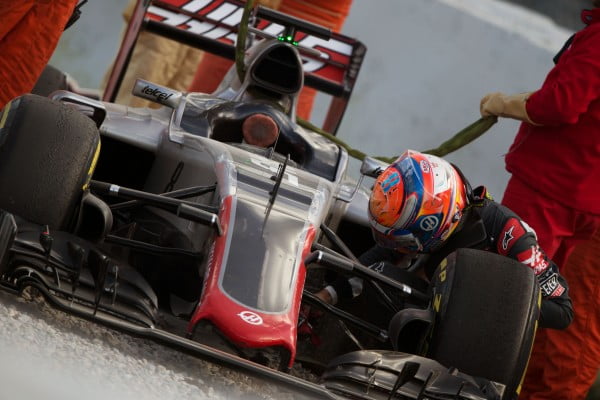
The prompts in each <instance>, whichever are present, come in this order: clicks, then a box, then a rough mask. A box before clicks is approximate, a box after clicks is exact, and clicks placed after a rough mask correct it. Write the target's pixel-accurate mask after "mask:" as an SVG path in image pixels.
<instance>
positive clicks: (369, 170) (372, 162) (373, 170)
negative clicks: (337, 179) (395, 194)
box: [360, 157, 390, 178]
mask: <svg viewBox="0 0 600 400" xmlns="http://www.w3.org/2000/svg"><path fill="white" fill-rule="evenodd" d="M389 165H390V164H388V163H385V162H383V161H379V160H377V159H376V158H373V157H365V158H364V159H363V162H362V164H361V166H360V173H361V175H366V176H370V177H371V178H377V177H378V176H379V175H380V174H381V173H382V172H383V170H384V169H386V168H387V167H388V166H389Z"/></svg>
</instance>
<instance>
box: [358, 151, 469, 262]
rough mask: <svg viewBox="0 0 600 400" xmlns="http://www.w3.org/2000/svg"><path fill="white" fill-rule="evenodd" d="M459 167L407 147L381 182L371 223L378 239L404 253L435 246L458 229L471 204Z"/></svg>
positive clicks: (372, 201)
mask: <svg viewBox="0 0 600 400" xmlns="http://www.w3.org/2000/svg"><path fill="white" fill-rule="evenodd" d="M467 203H468V200H467V188H466V186H465V182H464V181H463V178H462V177H461V175H460V173H459V172H458V170H457V169H455V168H454V167H453V166H452V165H451V164H450V163H449V162H447V161H445V160H443V159H441V158H439V157H436V156H432V155H429V154H424V153H420V152H418V151H414V150H407V151H406V152H404V153H403V154H402V155H401V156H400V157H398V159H397V160H396V161H394V163H392V164H391V165H390V166H389V167H387V168H386V169H385V170H384V171H383V172H382V173H381V174H380V175H379V176H378V177H377V180H376V181H375V185H374V187H373V191H372V193H371V196H370V198H369V222H370V225H371V230H372V232H373V237H374V239H375V241H376V242H377V244H379V245H380V246H383V247H387V248H393V249H396V250H398V251H400V252H404V253H414V252H422V253H427V252H431V251H435V250H436V249H438V248H439V247H441V245H442V244H443V243H444V241H445V240H446V239H447V238H448V237H449V236H450V235H451V234H452V232H454V231H455V230H456V228H457V226H458V224H459V223H460V221H461V218H462V215H463V211H464V209H465V207H466V206H467Z"/></svg>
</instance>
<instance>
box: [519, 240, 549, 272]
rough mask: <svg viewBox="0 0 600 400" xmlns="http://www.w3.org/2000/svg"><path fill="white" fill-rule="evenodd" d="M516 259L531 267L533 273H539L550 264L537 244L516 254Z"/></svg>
mask: <svg viewBox="0 0 600 400" xmlns="http://www.w3.org/2000/svg"><path fill="white" fill-rule="evenodd" d="M517 260H519V261H520V262H522V263H523V264H525V265H527V266H528V267H529V268H531V269H532V270H533V273H534V274H535V275H539V274H541V273H542V272H544V271H545V270H546V269H548V267H549V266H550V263H549V262H548V259H547V258H546V255H545V254H544V252H543V251H542V249H540V246H538V245H533V246H531V247H530V248H528V249H527V250H524V251H522V252H520V253H519V254H517Z"/></svg>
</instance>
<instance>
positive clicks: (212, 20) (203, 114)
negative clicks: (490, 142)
mask: <svg viewBox="0 0 600 400" xmlns="http://www.w3.org/2000/svg"><path fill="white" fill-rule="evenodd" d="M147 3H148V2H142V1H140V2H139V4H138V7H137V9H136V11H135V12H134V17H133V19H132V22H131V25H130V28H129V31H128V34H127V35H126V36H125V39H124V42H123V47H122V49H121V52H120V55H119V56H118V57H117V61H116V63H115V69H114V71H113V74H112V75H111V80H110V81H109V85H108V89H107V92H106V93H105V96H104V99H105V100H104V101H99V100H97V99H92V98H90V97H89V96H86V95H84V94H79V93H76V92H72V91H64V90H59V91H55V92H53V93H52V94H51V95H50V97H42V96H38V95H34V94H29V95H24V96H21V97H18V98H16V99H14V100H13V101H11V102H10V103H9V104H8V105H7V106H6V107H5V108H4V109H3V110H2V113H1V114H0V210H1V211H0V287H1V288H2V289H4V290H7V291H10V292H13V293H15V294H19V293H23V292H30V291H31V290H34V292H37V293H40V294H42V295H43V296H44V298H45V299H46V300H47V301H48V302H49V303H51V304H52V305H54V306H56V307H58V308H60V309H62V310H65V311H67V312H69V313H72V314H75V315H78V316H80V317H82V318H87V319H90V320H93V321H97V322H99V323H102V324H105V325H108V326H110V327H113V328H115V329H120V330H123V331H126V332H129V333H131V334H133V335H136V336H141V337H145V338H149V339H152V340H156V341H159V342H161V343H165V344H167V345H170V346H174V347H177V348H179V349H181V350H183V351H186V352H190V353H192V354H196V355H198V356H199V357H203V358H207V359H209V360H211V361H214V362H217V363H220V364H224V365H227V366H229V367H231V368H236V369H242V370H244V371H247V372H248V373H249V374H252V375H258V376H260V377H262V378H264V379H270V380H273V381H276V382H278V383H280V384H285V385H289V386H290V387H293V388H294V389H295V390H297V391H299V392H302V393H305V394H308V395H310V396H311V397H313V398H365V399H371V398H372V399H378V398H390V399H391V398H398V399H448V398H456V399H510V398H514V397H515V396H516V394H517V393H518V390H519V385H520V380H521V378H522V376H523V374H524V372H525V368H526V364H527V360H528V357H529V352H530V349H531V344H532V342H533V338H534V334H535V327H536V320H537V316H538V314H539V288H538V286H537V283H536V280H535V278H534V276H533V274H532V273H531V271H530V270H529V269H527V268H523V267H522V266H521V265H520V264H519V263H517V262H514V261H511V260H509V259H507V258H504V257H501V256H498V255H495V254H490V253H486V252H482V251H477V250H469V249H459V250H458V251H456V252H455V253H453V254H452V255H450V256H449V257H447V258H446V259H445V260H444V261H442V263H440V265H439V266H438V270H437V271H436V273H435V274H434V279H433V280H432V281H431V282H430V283H429V284H428V286H427V287H424V288H418V287H414V286H413V285H411V284H410V282H405V281H402V280H401V278H398V277H397V276H395V275H393V273H391V274H390V273H387V272H386V271H384V270H378V269H377V268H373V267H371V268H369V266H363V265H360V264H359V263H358V262H357V259H356V257H355V254H358V253H360V252H361V251H363V250H364V249H366V248H367V247H368V246H370V245H371V244H372V243H373V242H372V238H371V236H370V232H369V228H368V219H367V207H366V204H367V201H368V188H364V187H363V186H362V185H361V182H362V179H361V180H359V181H358V182H357V181H356V180H355V179H354V178H352V177H351V175H352V174H351V173H350V171H348V165H349V157H348V153H347V151H346V150H345V149H344V148H342V147H340V145H339V144H337V143H336V142H335V141H333V140H332V139H331V137H330V136H327V135H322V134H321V133H320V130H318V129H316V128H315V129H310V128H307V127H306V125H301V124H299V123H298V121H297V120H296V117H295V107H296V103H297V98H298V94H299V92H300V90H301V89H302V87H303V86H304V85H310V86H313V87H316V88H317V89H319V90H322V91H324V92H325V93H327V94H329V95H330V96H331V97H332V104H331V107H330V111H329V113H328V116H327V118H326V120H325V125H324V128H325V129H326V130H329V131H331V132H332V133H336V131H337V130H338V128H339V126H340V122H341V118H342V116H343V113H344V109H345V106H346V105H347V102H348V99H349V97H350V95H351V93H352V89H353V86H354V82H355V81H356V79H357V76H358V71H359V69H360V65H361V62H362V57H363V56H364V55H365V50H366V49H365V46H364V45H363V44H362V43H360V42H358V41H356V40H354V39H351V38H348V37H346V36H343V35H340V34H337V33H331V32H329V31H328V30H326V29H324V28H322V27H319V26H316V25H313V24H310V23H308V22H306V21H302V20H299V19H296V18H293V17H290V16H287V15H284V14H281V13H278V12H276V11H273V10H269V9H264V8H260V7H259V8H258V9H257V12H256V14H255V15H254V18H252V20H253V28H252V29H251V32H252V35H254V36H255V38H254V40H253V41H252V45H251V47H250V48H249V49H248V50H247V51H246V57H245V60H244V65H245V70H246V73H245V75H244V78H243V79H240V78H239V77H238V76H237V74H236V73H235V70H232V71H231V72H230V73H229V74H228V75H227V76H226V78H225V80H224V81H223V83H222V84H221V85H220V87H219V89H217V91H216V92H215V93H210V94H208V93H182V92H179V91H175V90H172V89H170V88H167V87H162V86H160V85H156V84H154V83H152V82H147V81H144V80H138V82H137V83H136V86H135V87H134V88H133V92H134V94H135V95H137V96H140V97H144V98H146V99H149V100H151V101H153V102H155V103H157V104H159V105H160V106H161V107H160V108H158V109H149V108H132V107H127V106H124V105H119V104H115V103H111V102H110V101H107V98H110V97H111V96H113V95H114V93H116V90H117V89H118V82H119V81H120V79H121V78H122V74H123V72H124V69H125V68H126V60H127V59H128V55H129V54H130V53H131V48H132V46H133V42H134V40H133V39H134V38H135V36H136V33H137V30H139V29H140V26H142V25H144V26H145V27H146V28H147V29H149V30H151V31H153V32H156V33H161V34H165V35H167V36H168V37H171V38H176V39H180V40H183V41H185V42H186V43H188V44H191V45H194V46H197V47H200V48H203V49H205V50H207V51H215V52H216V53H218V54H220V55H223V56H228V57H230V58H233V57H234V53H235V52H234V47H233V42H232V40H233V39H232V37H234V36H235V35H234V32H235V31H236V29H237V28H236V26H237V24H239V21H240V19H241V16H242V13H243V8H244V3H242V2H238V1H235V0H227V1H222V0H214V1H208V0H207V1H203V2H198V1H189V2H182V1H178V0H170V1H152V2H149V4H147ZM220 7H228V9H229V10H230V13H228V14H227V17H222V18H221V19H220V20H216V15H225V14H224V13H220V12H218V11H219V10H221V8H220ZM182 21H183V22H182ZM142 22H144V23H143V24H142ZM199 24H201V26H203V27H204V28H205V29H204V31H203V32H200V30H199V29H195V30H194V32H191V30H190V29H189V28H190V27H193V26H196V27H197V26H200V25H199ZM232 35H233V36H232ZM329 42H332V43H333V44H331V43H330V44H327V43H329ZM333 53H335V54H333ZM60 81H61V82H62V81H63V80H60ZM256 116H260V117H259V118H263V119H265V118H266V119H267V120H268V121H270V123H274V124H275V126H276V129H277V136H276V140H275V141H274V142H272V143H270V144H268V145H265V146H257V145H253V144H250V143H249V142H248V140H247V138H246V137H245V132H246V127H245V124H246V121H248V120H252V119H253V118H255V117H256ZM384 167H385V165H382V164H381V163H380V162H377V161H376V160H373V159H370V158H367V159H365V160H364V161H363V164H362V166H361V171H360V174H361V176H366V177H376V176H377V174H378V173H379V172H381V171H382V168H384ZM331 271H333V272H335V273H337V274H343V275H348V276H352V277H359V278H361V279H362V280H363V281H364V284H365V286H368V287H369V289H368V290H367V291H366V293H367V295H365V296H363V297H362V298H361V300H360V301H358V302H357V303H356V304H350V305H345V306H343V307H342V306H340V307H334V306H331V305H328V304H325V303H323V302H322V301H320V300H319V299H318V298H317V297H316V296H315V295H314V294H312V293H313V291H314V290H313V289H317V288H320V287H322V285H323V283H324V281H325V280H326V279H327V277H326V275H327V274H328V273H329V272H331ZM305 306H310V308H311V309H312V310H320V311H322V312H324V313H325V315H323V316H322V317H321V318H320V320H319V321H317V322H315V323H314V329H311V330H310V332H309V335H308V336H306V335H305V336H302V334H301V335H300V337H299V329H298V327H299V325H300V326H302V325H305V324H308V323H313V322H314V321H312V320H310V319H307V318H309V316H307V315H304V314H303V313H302V312H301V310H302V309H303V308H305ZM297 365H300V366H302V367H303V368H306V369H309V370H310V371H312V373H313V374H314V376H315V377H317V379H315V380H317V382H313V381H309V380H306V379H304V377H299V376H297V375H295V374H294V373H293V369H294V367H295V366H297Z"/></svg>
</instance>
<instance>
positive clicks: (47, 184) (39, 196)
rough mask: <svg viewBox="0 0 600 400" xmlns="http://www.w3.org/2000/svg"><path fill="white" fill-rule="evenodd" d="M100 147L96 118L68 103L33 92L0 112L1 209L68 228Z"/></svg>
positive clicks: (72, 221)
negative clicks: (93, 119) (93, 118)
mask: <svg viewBox="0 0 600 400" xmlns="http://www.w3.org/2000/svg"><path fill="white" fill-rule="evenodd" d="M99 149H100V135H99V132H98V129H97V127H96V125H95V124H94V122H93V121H92V120H91V119H90V118H88V117H86V116H85V115H83V114H82V113H80V112H78V111H77V110H75V109H74V108H73V107H71V106H68V105H65V104H63V103H60V102H57V101H53V100H50V99H48V98H45V97H41V96H37V95H33V94H27V95H24V96H21V97H17V98H15V99H14V100H12V101H11V102H10V103H9V104H7V105H6V106H5V107H4V109H3V110H2V111H1V112H0V208H2V209H4V210H6V211H9V212H11V213H13V214H16V215H18V216H20V217H22V218H25V219H27V220H29V221H32V222H35V223H38V224H43V225H49V226H50V227H51V228H54V229H68V228H69V227H71V226H72V224H73V223H74V218H75V210H76V208H77V206H78V203H79V200H80V199H81V195H82V193H83V191H84V189H85V187H86V185H87V183H88V182H89V179H90V177H91V174H92V172H93V168H94V164H95V160H96V159H97V157H98V153H99Z"/></svg>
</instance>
